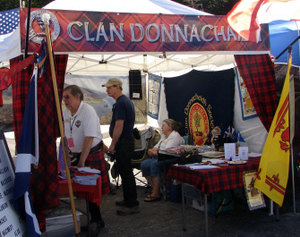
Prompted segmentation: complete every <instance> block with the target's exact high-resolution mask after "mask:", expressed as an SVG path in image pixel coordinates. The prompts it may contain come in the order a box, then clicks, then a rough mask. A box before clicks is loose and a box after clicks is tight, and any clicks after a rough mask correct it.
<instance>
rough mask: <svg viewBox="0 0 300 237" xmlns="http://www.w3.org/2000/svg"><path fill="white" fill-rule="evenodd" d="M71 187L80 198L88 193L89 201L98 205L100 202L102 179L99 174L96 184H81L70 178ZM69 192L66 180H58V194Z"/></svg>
mask: <svg viewBox="0 0 300 237" xmlns="http://www.w3.org/2000/svg"><path fill="white" fill-rule="evenodd" d="M72 189H73V192H74V193H75V194H76V195H78V196H79V197H81V198H86V195H87V194H88V195H89V198H88V200H89V201H90V202H94V203H96V204H97V205H98V206H100V204H101V202H102V181H101V176H99V178H98V179H97V184H96V185H81V184H78V183H75V182H74V181H73V180H72ZM67 194H69V189H68V181H67V180H59V195H67Z"/></svg>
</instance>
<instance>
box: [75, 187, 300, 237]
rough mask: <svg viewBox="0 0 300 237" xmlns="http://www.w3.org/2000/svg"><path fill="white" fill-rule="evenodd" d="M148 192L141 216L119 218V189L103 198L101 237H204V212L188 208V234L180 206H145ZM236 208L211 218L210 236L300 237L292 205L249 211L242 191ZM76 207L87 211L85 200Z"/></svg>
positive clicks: (167, 203) (299, 202)
mask: <svg viewBox="0 0 300 237" xmlns="http://www.w3.org/2000/svg"><path fill="white" fill-rule="evenodd" d="M146 190H147V189H146V188H145V187H144V186H140V185H139V186H138V187H137V191H138V200H139V201H140V213H138V214H134V215H130V216H118V215H117V214H116V210H117V209H118V207H117V206H115V202H116V201H118V200H122V189H121V188H117V189H116V192H115V194H108V195H105V196H104V197H103V201H102V204H101V213H102V217H103V219H104V221H105V224H106V226H105V228H103V229H102V230H101V231H100V232H99V234H98V236H104V237H106V236H107V237H108V236H110V237H114V236H116V237H117V236H118V237H119V236H128V237H131V236H145V237H148V236H149V237H153V236H161V237H167V236H170V237H171V236H172V237H176V236H178V237H179V236H186V237H189V236H205V232H204V226H205V225H204V212H203V211H199V210H197V209H195V208H193V207H191V205H189V206H188V207H187V208H186V220H187V226H186V227H187V230H186V231H183V228H182V209H181V203H179V202H172V201H170V200H160V201H157V202H152V203H146V202H144V201H143V199H144V197H145V195H146V193H145V192H146ZM296 200H297V201H296V207H297V209H296V210H297V211H300V198H297V196H296ZM233 201H234V207H233V209H232V210H230V211H227V212H223V213H221V214H219V215H218V216H214V215H211V214H209V216H208V234H209V236H226V237H227V236H228V237H232V236H245V237H247V236H249V237H250V236H255V237H257V236H263V237H265V236H272V237H273V236H278V237H283V236H300V213H299V214H298V213H297V212H296V213H294V212H293V211H292V205H291V204H288V205H287V207H283V208H281V209H278V215H276V209H274V214H273V215H270V208H269V201H267V202H266V204H267V207H266V208H262V209H258V210H255V211H250V210H249V208H248V205H247V201H246V198H245V195H244V190H243V189H242V188H240V189H236V190H234V191H233ZM76 203H77V206H78V207H81V208H85V202H84V200H80V199H78V200H76ZM85 225H86V218H85V217H84V216H81V226H85ZM80 236H84V237H85V236H88V234H87V232H86V231H81V233H80Z"/></svg>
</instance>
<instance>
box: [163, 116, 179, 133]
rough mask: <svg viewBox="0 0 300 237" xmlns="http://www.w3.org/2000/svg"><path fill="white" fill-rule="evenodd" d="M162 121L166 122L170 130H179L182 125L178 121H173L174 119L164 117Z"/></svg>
mask: <svg viewBox="0 0 300 237" xmlns="http://www.w3.org/2000/svg"><path fill="white" fill-rule="evenodd" d="M163 122H165V123H166V124H168V125H169V126H170V127H171V128H172V130H175V131H177V132H178V131H179V129H180V128H181V127H182V124H181V123H180V122H177V121H175V120H174V119H165V120H164V121H163Z"/></svg>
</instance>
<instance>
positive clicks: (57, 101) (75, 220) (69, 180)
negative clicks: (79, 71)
mask: <svg viewBox="0 0 300 237" xmlns="http://www.w3.org/2000/svg"><path fill="white" fill-rule="evenodd" d="M42 20H43V21H44V24H45V33H46V41H47V48H48V56H49V61H50V67H51V75H52V83H53V91H54V98H55V104H56V112H57V117H58V124H59V131H60V135H61V139H62V150H63V156H64V162H65V168H66V175H67V180H68V189H69V196H70V203H71V208H72V215H73V222H74V228H75V234H76V236H78V234H79V231H78V224H77V218H76V210H75V203H74V194H73V189H72V182H71V175H70V170H69V166H68V159H67V152H66V146H65V144H66V141H65V135H64V128H63V123H62V116H61V108H60V103H59V97H58V90H57V83H56V74H55V68H54V59H53V52H52V45H51V37H50V29H49V20H50V16H49V14H47V13H46V14H43V16H42Z"/></svg>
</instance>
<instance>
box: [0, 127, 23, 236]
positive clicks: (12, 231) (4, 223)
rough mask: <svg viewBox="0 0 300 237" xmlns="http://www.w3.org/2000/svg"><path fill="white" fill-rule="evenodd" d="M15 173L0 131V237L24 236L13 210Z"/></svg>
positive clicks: (19, 221) (20, 222)
mask: <svg viewBox="0 0 300 237" xmlns="http://www.w3.org/2000/svg"><path fill="white" fill-rule="evenodd" d="M14 179H15V173H14V169H13V163H12V159H11V155H10V152H9V149H8V146H7V144H6V140H5V137H4V134H3V131H2V130H0V236H1V237H2V236H25V226H24V224H23V222H22V220H21V219H20V218H19V217H18V215H17V214H16V212H15V210H14V208H13V205H12V204H13V190H14Z"/></svg>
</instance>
